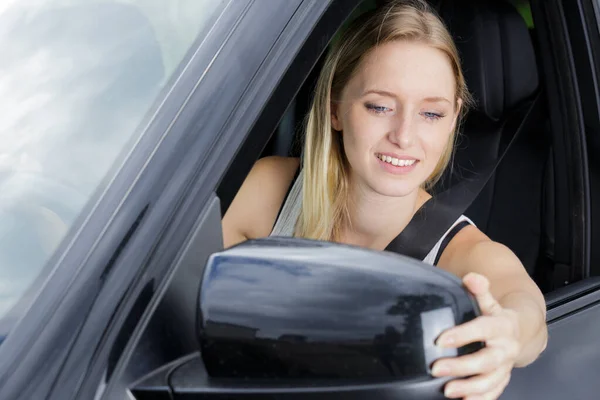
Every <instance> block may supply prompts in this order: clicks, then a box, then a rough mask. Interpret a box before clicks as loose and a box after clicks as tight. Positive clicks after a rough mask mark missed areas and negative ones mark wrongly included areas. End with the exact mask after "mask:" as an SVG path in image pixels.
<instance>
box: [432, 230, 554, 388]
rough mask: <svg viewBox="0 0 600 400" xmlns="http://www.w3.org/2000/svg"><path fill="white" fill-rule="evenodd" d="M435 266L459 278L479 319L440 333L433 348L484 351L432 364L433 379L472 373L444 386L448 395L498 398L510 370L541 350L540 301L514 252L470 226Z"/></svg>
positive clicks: (543, 311)
mask: <svg viewBox="0 0 600 400" xmlns="http://www.w3.org/2000/svg"><path fill="white" fill-rule="evenodd" d="M439 267H440V268H443V269H445V270H447V271H449V272H452V273H454V274H455V275H457V276H458V277H460V278H462V279H463V282H464V284H465V286H466V287H467V289H468V290H469V291H471V293H473V295H474V296H475V297H476V299H477V302H478V303H479V306H480V308H481V311H482V314H483V315H482V316H481V317H478V318H476V319H475V320H473V321H470V322H468V323H466V324H463V325H461V326H458V327H455V328H452V329H450V330H448V331H446V332H444V333H443V334H442V335H441V336H440V338H439V339H438V344H439V345H442V346H448V347H460V346H463V345H465V344H467V343H472V342H474V341H480V340H481V341H484V342H486V348H485V349H482V350H481V351H479V352H476V353H475V354H472V355H468V356H463V357H459V358H455V359H447V360H440V361H439V362H436V365H435V366H434V375H439V376H442V375H447V376H469V375H476V376H475V377H474V378H469V379H466V380H463V381H454V382H453V383H451V384H449V385H448V386H447V390H449V391H454V392H455V396H452V397H458V396H460V397H462V396H463V395H464V396H466V395H476V394H486V395H488V394H489V393H491V394H492V396H490V397H489V398H497V397H495V396H496V395H497V396H499V395H500V394H501V393H502V391H503V390H504V387H505V386H506V384H508V381H509V379H510V373H511V370H512V368H513V367H523V366H526V365H528V364H530V363H531V362H533V361H534V360H535V359H536V358H537V357H538V356H539V354H540V353H541V352H542V351H543V350H544V349H545V347H546V343H547V339H548V332H547V327H546V305H545V301H544V297H543V295H542V293H541V291H540V290H539V288H538V287H537V285H536V284H535V282H533V280H532V279H531V278H530V277H529V274H528V273H527V271H526V270H525V268H524V267H523V265H522V264H521V262H520V261H519V259H518V258H517V257H516V256H515V255H514V253H513V252H512V251H510V250H509V249H508V248H507V247H506V246H503V245H501V244H499V243H495V242H492V241H491V240H490V239H489V238H487V237H486V236H485V235H484V234H483V233H481V232H480V231H479V230H478V229H477V228H475V227H467V228H464V229H463V230H462V231H461V232H460V233H459V234H458V235H456V237H455V238H454V239H453V240H452V241H451V242H450V244H449V245H448V247H447V248H446V250H445V251H444V253H443V254H442V257H441V258H440V262H439ZM444 369H445V370H446V371H443V370H444ZM449 397H450V396H449ZM466 398H469V397H466Z"/></svg>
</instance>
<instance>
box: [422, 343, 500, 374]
mask: <svg viewBox="0 0 600 400" xmlns="http://www.w3.org/2000/svg"><path fill="white" fill-rule="evenodd" d="M507 360H508V356H507V354H505V352H504V351H502V350H501V349H500V348H498V347H485V348H483V349H481V350H479V351H477V352H475V353H472V354H467V355H465V356H461V357H453V358H443V359H441V360H437V361H436V362H435V363H434V364H433V367H432V368H431V374H432V375H433V376H435V377H441V376H472V375H478V374H485V373H489V372H493V371H495V370H496V369H497V368H498V367H500V366H501V365H503V364H505V363H506V361H507Z"/></svg>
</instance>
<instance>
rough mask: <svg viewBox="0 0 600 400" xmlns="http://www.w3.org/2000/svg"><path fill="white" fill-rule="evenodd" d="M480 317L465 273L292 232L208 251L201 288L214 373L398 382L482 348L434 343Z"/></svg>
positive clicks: (203, 330) (208, 360) (202, 329)
mask: <svg viewBox="0 0 600 400" xmlns="http://www.w3.org/2000/svg"><path fill="white" fill-rule="evenodd" d="M476 315H479V311H478V308H477V305H476V303H475V301H474V299H473V298H472V297H471V295H470V294H468V293H467V292H466V291H465V290H464V289H463V288H462V286H461V282H460V280H459V279H457V278H456V277H454V276H453V275H451V274H449V273H446V272H444V271H442V270H439V269H436V268H434V267H431V266H429V265H426V264H423V263H421V262H418V261H416V260H413V259H410V258H407V257H403V256H400V255H397V254H393V253H389V252H375V251H371V250H365V249H361V248H357V247H352V246H347V245H340V244H334V243H328V242H327V243H326V242H317V241H311V240H304V239H292V238H273V237H271V238H267V239H259V240H254V241H248V242H244V243H243V244H240V245H238V246H235V247H232V248H230V249H227V250H225V251H223V252H221V253H218V254H215V255H213V256H212V257H211V259H210V261H209V263H208V265H207V268H206V270H205V275H204V278H203V282H202V285H201V291H200V295H199V315H198V322H199V327H198V328H199V336H200V344H201V349H202V357H203V360H204V363H205V366H206V370H207V372H208V374H209V376H211V377H229V378H250V379H259V378H260V379H273V378H278V379H311V380H314V379H346V378H347V379H362V380H398V379H414V378H423V377H427V376H428V375H429V371H430V366H431V364H432V363H433V361H434V360H436V359H438V358H440V357H445V356H455V355H460V354H466V353H470V352H472V351H475V350H477V349H478V348H479V347H478V346H469V347H465V348H461V349H459V351H458V352H457V351H456V349H442V348H440V347H437V346H435V344H434V342H435V339H436V338H437V336H438V335H439V334H440V333H441V332H442V331H444V330H446V329H448V328H450V327H452V326H455V325H458V324H461V323H463V322H466V321H468V320H471V319H473V318H475V316H476Z"/></svg>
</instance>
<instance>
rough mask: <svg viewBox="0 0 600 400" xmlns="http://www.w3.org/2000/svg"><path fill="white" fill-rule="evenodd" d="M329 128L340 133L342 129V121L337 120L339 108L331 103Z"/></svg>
mask: <svg viewBox="0 0 600 400" xmlns="http://www.w3.org/2000/svg"><path fill="white" fill-rule="evenodd" d="M330 108H331V127H332V128H333V129H334V130H336V131H338V132H341V131H342V130H343V129H342V120H341V119H340V118H339V107H338V105H337V104H335V103H333V102H332V103H331V106H330Z"/></svg>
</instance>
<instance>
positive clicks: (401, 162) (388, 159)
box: [375, 153, 419, 167]
mask: <svg viewBox="0 0 600 400" xmlns="http://www.w3.org/2000/svg"><path fill="white" fill-rule="evenodd" d="M375 156H376V157H377V158H378V159H379V160H381V161H383V162H385V163H388V164H391V165H393V166H395V167H410V166H411V165H414V164H415V163H416V162H418V161H419V160H417V159H416V158H414V157H411V156H396V155H390V154H387V153H377V154H376V155H375Z"/></svg>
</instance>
